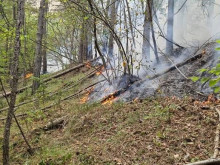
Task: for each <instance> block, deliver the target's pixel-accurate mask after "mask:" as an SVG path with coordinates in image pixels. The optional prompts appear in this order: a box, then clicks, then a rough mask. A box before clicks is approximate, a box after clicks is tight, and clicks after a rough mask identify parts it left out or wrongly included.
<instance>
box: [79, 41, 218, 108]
mask: <svg viewBox="0 0 220 165" xmlns="http://www.w3.org/2000/svg"><path fill="white" fill-rule="evenodd" d="M215 47H216V45H215V43H209V44H206V45H205V46H203V47H202V48H200V49H199V50H198V49H194V48H185V49H183V50H181V51H178V52H176V53H177V55H176V56H175V57H166V58H165V57H161V58H160V59H161V61H160V64H156V65H152V66H150V65H149V68H148V69H147V71H146V72H145V73H144V74H143V75H142V76H137V75H127V74H126V75H121V76H119V77H118V78H116V79H114V80H112V81H111V83H109V82H108V81H107V80H106V81H102V82H101V83H99V84H97V85H96V86H95V87H93V88H91V89H90V90H89V91H88V93H87V94H86V96H85V97H84V98H83V100H82V101H83V103H85V102H101V103H102V104H104V105H105V104H111V103H112V102H116V101H125V102H128V101H133V100H141V99H145V98H148V97H158V96H159V97H161V96H176V97H180V98H182V97H185V96H190V97H193V98H195V99H199V100H205V99H207V97H208V96H209V95H210V94H212V93H213V90H212V89H211V88H210V87H209V84H208V83H204V84H201V83H200V82H197V83H194V82H193V81H192V80H191V79H190V77H192V76H201V77H202V76H205V75H204V73H203V74H201V73H199V72H198V70H199V69H202V68H207V69H208V68H212V67H214V66H215V65H216V63H217V62H218V57H219V55H218V52H216V51H215ZM103 73H104V72H103ZM103 73H100V72H99V74H98V75H99V77H102V75H103Z"/></svg>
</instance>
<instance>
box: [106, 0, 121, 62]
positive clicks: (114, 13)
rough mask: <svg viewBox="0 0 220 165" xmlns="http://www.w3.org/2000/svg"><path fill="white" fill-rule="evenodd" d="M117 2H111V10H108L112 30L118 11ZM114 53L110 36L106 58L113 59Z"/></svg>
mask: <svg viewBox="0 0 220 165" xmlns="http://www.w3.org/2000/svg"><path fill="white" fill-rule="evenodd" d="M118 5H119V2H118V1H114V0H112V1H111V8H110V14H109V16H110V19H111V20H110V26H111V27H112V29H114V27H115V24H116V19H117V9H118ZM113 52H114V37H113V35H112V34H110V37H109V41H108V56H109V58H110V59H112V58H113Z"/></svg>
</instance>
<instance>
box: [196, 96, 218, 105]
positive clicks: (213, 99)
mask: <svg viewBox="0 0 220 165" xmlns="http://www.w3.org/2000/svg"><path fill="white" fill-rule="evenodd" d="M213 103H220V100H218V99H216V98H215V96H214V95H213V94H211V95H209V96H208V99H207V101H203V102H201V101H195V102H194V105H198V106H208V105H210V104H213Z"/></svg>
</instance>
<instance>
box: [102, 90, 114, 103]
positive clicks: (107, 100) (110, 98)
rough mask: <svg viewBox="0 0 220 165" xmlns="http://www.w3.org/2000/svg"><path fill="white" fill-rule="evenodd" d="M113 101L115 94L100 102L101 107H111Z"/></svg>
mask: <svg viewBox="0 0 220 165" xmlns="http://www.w3.org/2000/svg"><path fill="white" fill-rule="evenodd" d="M115 99H116V96H115V93H111V94H110V95H109V96H108V97H107V98H106V99H104V100H103V101H102V105H111V104H112V103H113V101H114V100H115Z"/></svg>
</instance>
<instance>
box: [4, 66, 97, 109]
mask: <svg viewBox="0 0 220 165" xmlns="http://www.w3.org/2000/svg"><path fill="white" fill-rule="evenodd" d="M95 74H96V70H93V71H92V72H90V73H89V74H87V75H86V76H85V77H83V78H81V79H79V80H78V81H77V82H76V83H74V84H73V85H70V86H67V85H66V86H65V85H64V86H63V87H62V89H63V90H62V92H64V91H67V90H69V89H70V88H73V87H75V86H76V85H78V84H79V83H81V82H83V81H85V80H87V79H88V78H91V77H93V76H94V75H95ZM66 87H68V88H66ZM58 93H59V91H56V92H54V93H51V95H50V97H52V96H54V95H56V94H58ZM48 94H49V93H48ZM34 101H36V99H32V100H29V101H25V102H22V103H19V104H17V105H15V108H18V107H20V106H22V105H26V104H28V103H32V102H34ZM8 108H9V107H5V108H2V109H0V113H2V112H4V111H6V110H7V109H8Z"/></svg>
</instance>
